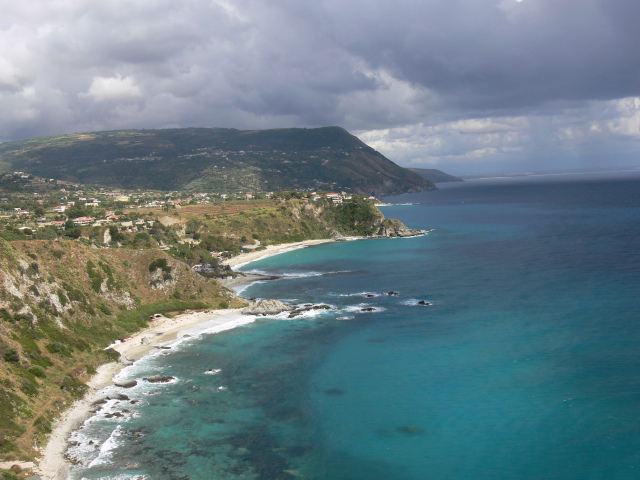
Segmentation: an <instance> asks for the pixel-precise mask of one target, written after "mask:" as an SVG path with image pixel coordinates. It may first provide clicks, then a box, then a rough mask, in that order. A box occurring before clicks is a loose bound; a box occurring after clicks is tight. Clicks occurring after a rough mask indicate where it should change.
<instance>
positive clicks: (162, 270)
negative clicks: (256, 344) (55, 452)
mask: <svg viewBox="0 0 640 480" xmlns="http://www.w3.org/2000/svg"><path fill="white" fill-rule="evenodd" d="M199 302H200V303H199ZM242 303H243V302H242V301H241V300H239V299H237V298H236V297H235V296H234V295H233V294H231V293H230V292H228V291H227V290H225V289H224V288H223V287H221V286H220V285H219V284H218V283H217V282H216V281H215V280H210V279H206V278H204V277H202V276H200V275H198V274H197V273H195V272H193V270H192V269H191V268H189V267H188V266H187V265H185V264H184V263H182V262H180V261H178V260H175V259H173V258H171V257H169V256H167V255H166V254H165V253H164V252H162V251H160V250H156V249H148V250H130V249H106V248H105V249H96V248H91V247H89V246H86V245H84V244H83V243H81V242H78V241H71V240H62V241H28V242H12V243H9V242H6V241H4V240H2V239H0V385H1V386H0V457H5V458H7V457H8V456H11V455H13V456H20V457H22V458H28V457H30V456H32V455H33V454H34V453H35V450H34V447H35V446H37V445H39V444H40V442H41V441H42V440H43V439H44V438H45V435H46V434H47V433H49V432H50V429H51V422H52V420H53V419H54V417H55V416H56V414H57V413H58V412H60V411H61V410H63V409H64V408H65V407H66V406H67V405H68V404H69V403H70V402H71V401H73V400H74V399H75V398H78V397H80V396H82V395H83V393H84V392H85V390H86V386H85V384H84V382H86V381H87V380H88V379H89V377H90V376H91V375H92V374H93V373H95V369H96V368H97V367H98V366H99V365H100V364H102V363H105V362H109V361H113V360H114V359H116V358H117V353H116V352H115V351H111V352H109V351H106V350H104V348H105V347H106V346H108V345H109V344H111V343H112V342H113V341H114V340H115V339H117V338H120V337H126V336H128V335H129V334H131V333H133V332H135V331H137V330H139V329H140V328H142V327H144V326H145V325H146V321H147V319H148V317H149V314H150V313H154V312H155V311H158V310H160V311H169V310H183V309H185V308H197V307H198V306H208V307H212V308H220V307H221V306H226V305H230V306H240V305H242ZM145 309H147V310H148V309H153V311H151V312H148V311H146V310H145ZM157 309H158V310H157Z"/></svg>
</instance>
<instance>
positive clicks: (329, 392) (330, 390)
mask: <svg viewBox="0 0 640 480" xmlns="http://www.w3.org/2000/svg"><path fill="white" fill-rule="evenodd" d="M322 393H324V394H325V395H344V390H341V389H339V388H328V389H326V390H325V391H324V392H322Z"/></svg>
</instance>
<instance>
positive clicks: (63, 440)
mask: <svg viewBox="0 0 640 480" xmlns="http://www.w3.org/2000/svg"><path fill="white" fill-rule="evenodd" d="M331 241H333V240H332V239H322V240H305V241H302V242H295V243H286V244H280V245H269V246H267V247H266V248H265V249H264V250H260V251H252V252H247V253H243V254H240V255H237V256H235V257H233V258H230V259H228V260H225V261H224V262H223V263H224V264H225V265H229V266H230V267H232V268H233V267H238V266H240V265H244V264H246V263H249V262H252V261H254V260H257V259H259V258H263V257H266V256H271V255H276V254H278V253H282V252H285V251H289V250H293V249H296V248H302V247H306V246H310V245H317V244H321V243H326V242H331ZM261 278H265V277H262V276H260V275H249V274H246V275H242V276H238V277H236V278H234V279H229V280H226V281H223V282H222V283H223V284H224V285H225V286H226V287H227V288H230V289H236V290H237V289H238V288H239V287H242V286H245V285H248V284H249V283H252V282H254V281H256V280H260V279H261ZM269 278H270V277H269ZM240 311H241V309H226V310H212V311H208V312H197V313H187V314H183V315H178V316H176V317H174V318H168V317H160V318H158V319H156V320H153V321H152V322H150V324H149V327H148V328H145V329H144V330H141V331H140V332H138V333H136V334H134V335H133V336H132V337H130V338H129V339H127V340H126V341H124V342H121V343H118V344H115V345H113V346H112V347H113V348H114V349H115V350H116V351H118V352H119V353H120V355H121V361H120V362H118V363H116V362H114V363H108V364H105V365H102V366H100V367H99V368H98V370H97V373H96V375H94V376H93V377H92V378H91V379H90V380H89V382H87V386H88V387H89V390H88V392H87V393H86V395H85V396H84V397H83V398H82V399H81V400H78V401H76V402H75V403H74V404H73V405H72V406H71V407H70V408H69V409H67V410H66V411H65V412H64V413H63V415H62V416H61V417H60V418H59V419H58V420H57V421H56V422H55V424H54V426H53V431H52V433H51V435H50V437H49V440H48V442H47V445H46V446H45V448H44V449H43V451H42V457H41V458H40V459H39V461H38V462H37V467H35V468H34V469H33V471H34V472H35V473H36V474H38V475H39V476H40V477H41V478H42V479H43V480H65V479H66V478H67V475H68V473H67V472H68V469H69V464H68V462H67V461H66V459H65V457H64V453H65V451H66V449H67V438H68V437H69V435H70V434H71V433H72V432H73V431H74V430H77V429H78V428H80V427H81V426H82V424H83V423H84V422H85V421H86V420H87V419H88V418H89V417H90V416H91V415H92V413H91V411H90V410H91V407H92V403H93V402H95V401H96V400H98V399H100V398H101V394H100V390H102V389H103V388H104V387H107V386H109V385H113V379H114V377H115V376H116V375H117V374H118V373H119V372H120V371H121V370H122V369H123V368H124V367H125V364H130V363H131V362H135V361H136V360H139V359H140V358H142V357H143V356H144V355H146V354H147V353H149V352H150V351H151V350H152V349H154V348H155V346H156V345H158V344H161V343H164V342H167V341H170V340H173V339H175V338H177V336H178V334H179V332H181V331H183V330H187V329H189V328H191V327H194V326H196V325H198V324H200V323H202V322H205V321H206V322H208V324H209V325H210V326H211V327H218V328H219V331H223V330H227V329H229V328H235V326H236V325H237V324H238V323H237V322H238V318H240V317H242V315H241V313H240ZM143 340H144V342H143ZM143 343H144V344H143ZM16 463H19V462H16Z"/></svg>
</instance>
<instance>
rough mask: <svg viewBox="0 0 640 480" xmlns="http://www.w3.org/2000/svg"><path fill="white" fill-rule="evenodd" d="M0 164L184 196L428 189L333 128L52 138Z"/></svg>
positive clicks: (11, 148) (10, 152)
mask: <svg viewBox="0 0 640 480" xmlns="http://www.w3.org/2000/svg"><path fill="white" fill-rule="evenodd" d="M3 165H4V171H7V172H8V171H15V170H24V171H27V172H29V173H30V174H33V175H38V176H40V177H43V178H47V179H49V178H55V179H58V180H66V181H71V182H81V183H90V184H101V185H111V186H117V187H124V188H145V189H158V190H182V191H187V192H188V191H192V192H196V191H210V192H211V191H213V192H218V193H230V192H236V191H243V190H244V191H247V190H249V191H254V192H264V191H276V190H280V189H285V190H306V191H311V190H319V189H325V190H335V189H348V190H350V191H353V192H356V193H362V194H367V195H385V194H396V193H404V192H408V191H419V190H428V189H432V188H435V187H434V185H433V184H432V183H431V182H429V181H428V180H425V179H424V178H422V177H421V176H419V175H417V174H415V173H413V172H410V171H409V170H407V169H405V168H402V167H399V166H398V165H396V164H395V163H393V162H392V161H390V160H389V159H387V158H385V157H384V156H383V155H381V154H380V153H378V152H376V151H375V150H373V149H372V148H371V147H369V146H367V145H366V144H364V143H363V142H361V141H360V140H358V139H357V138H356V137H354V136H353V135H351V134H349V133H348V132H347V131H346V130H344V129H342V128H339V127H325V128H315V129H301V128H289V129H277V130H252V131H241V130H234V129H223V128H213V129H211V128H186V129H166V130H121V131H112V132H92V133H83V134H73V135H59V136H54V137H44V138H36V139H31V140H25V141H19V142H8V143H4V144H2V145H0V167H2V166H3ZM78 209H79V210H81V207H78ZM77 213H81V212H80V211H79V212H77ZM77 216H82V215H80V214H78V215H77Z"/></svg>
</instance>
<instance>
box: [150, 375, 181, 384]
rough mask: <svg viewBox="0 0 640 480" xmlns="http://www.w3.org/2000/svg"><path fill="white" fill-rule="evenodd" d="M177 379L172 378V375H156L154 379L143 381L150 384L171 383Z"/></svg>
mask: <svg viewBox="0 0 640 480" xmlns="http://www.w3.org/2000/svg"><path fill="white" fill-rule="evenodd" d="M174 378H176V377H172V376H171V375H154V376H152V377H145V378H143V380H146V381H147V382H149V383H165V382H170V381H171V380H173V379H174Z"/></svg>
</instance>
